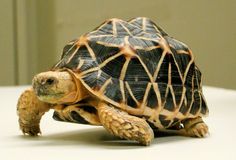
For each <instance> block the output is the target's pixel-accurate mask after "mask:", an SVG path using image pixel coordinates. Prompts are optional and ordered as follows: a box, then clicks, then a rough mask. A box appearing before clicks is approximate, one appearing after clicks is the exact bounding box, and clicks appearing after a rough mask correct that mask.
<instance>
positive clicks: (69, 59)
mask: <svg viewBox="0 0 236 160" xmlns="http://www.w3.org/2000/svg"><path fill="white" fill-rule="evenodd" d="M78 50H79V47H77V48H76V49H75V51H74V52H73V53H72V55H71V56H70V57H69V58H68V60H67V61H66V63H69V62H70V61H71V59H72V58H73V57H74V55H75V54H76V53H77V51H78Z"/></svg>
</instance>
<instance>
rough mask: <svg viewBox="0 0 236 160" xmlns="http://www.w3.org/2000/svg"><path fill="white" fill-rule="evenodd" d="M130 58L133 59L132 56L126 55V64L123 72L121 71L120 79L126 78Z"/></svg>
mask: <svg viewBox="0 0 236 160" xmlns="http://www.w3.org/2000/svg"><path fill="white" fill-rule="evenodd" d="M130 59H131V58H130V57H126V61H125V63H124V65H123V67H122V69H121V72H120V78H119V79H120V80H124V78H125V74H126V71H127V67H128V64H129V62H130Z"/></svg>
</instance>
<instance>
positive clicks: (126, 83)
mask: <svg viewBox="0 0 236 160" xmlns="http://www.w3.org/2000/svg"><path fill="white" fill-rule="evenodd" d="M125 86H126V88H127V90H128V92H129V94H130V95H131V97H132V99H133V100H134V101H135V103H136V104H137V105H139V102H138V100H137V99H136V98H135V97H134V94H133V92H132V90H131V88H130V86H129V84H128V82H125Z"/></svg>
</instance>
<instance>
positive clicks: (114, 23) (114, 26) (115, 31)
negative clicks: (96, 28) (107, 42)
mask: <svg viewBox="0 0 236 160" xmlns="http://www.w3.org/2000/svg"><path fill="white" fill-rule="evenodd" d="M112 25H113V26H112V30H113V35H114V36H117V28H116V22H115V21H113V22H112Z"/></svg>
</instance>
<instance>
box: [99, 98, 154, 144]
mask: <svg viewBox="0 0 236 160" xmlns="http://www.w3.org/2000/svg"><path fill="white" fill-rule="evenodd" d="M97 109H98V115H99V118H100V121H101V123H102V125H103V126H104V127H105V128H106V129H107V130H108V131H109V132H111V133H112V134H114V135H116V136H119V137H121V138H125V139H129V140H135V141H138V142H139V143H141V144H143V145H149V144H150V142H151V141H152V140H153V138H154V134H153V130H152V129H151V127H150V126H149V125H148V123H147V122H146V121H145V120H144V119H141V118H138V117H135V116H131V115H129V114H127V113H126V112H124V111H122V110H119V109H117V108H114V107H112V106H108V105H107V104H106V103H103V102H101V103H99V105H98V108H97Z"/></svg>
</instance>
